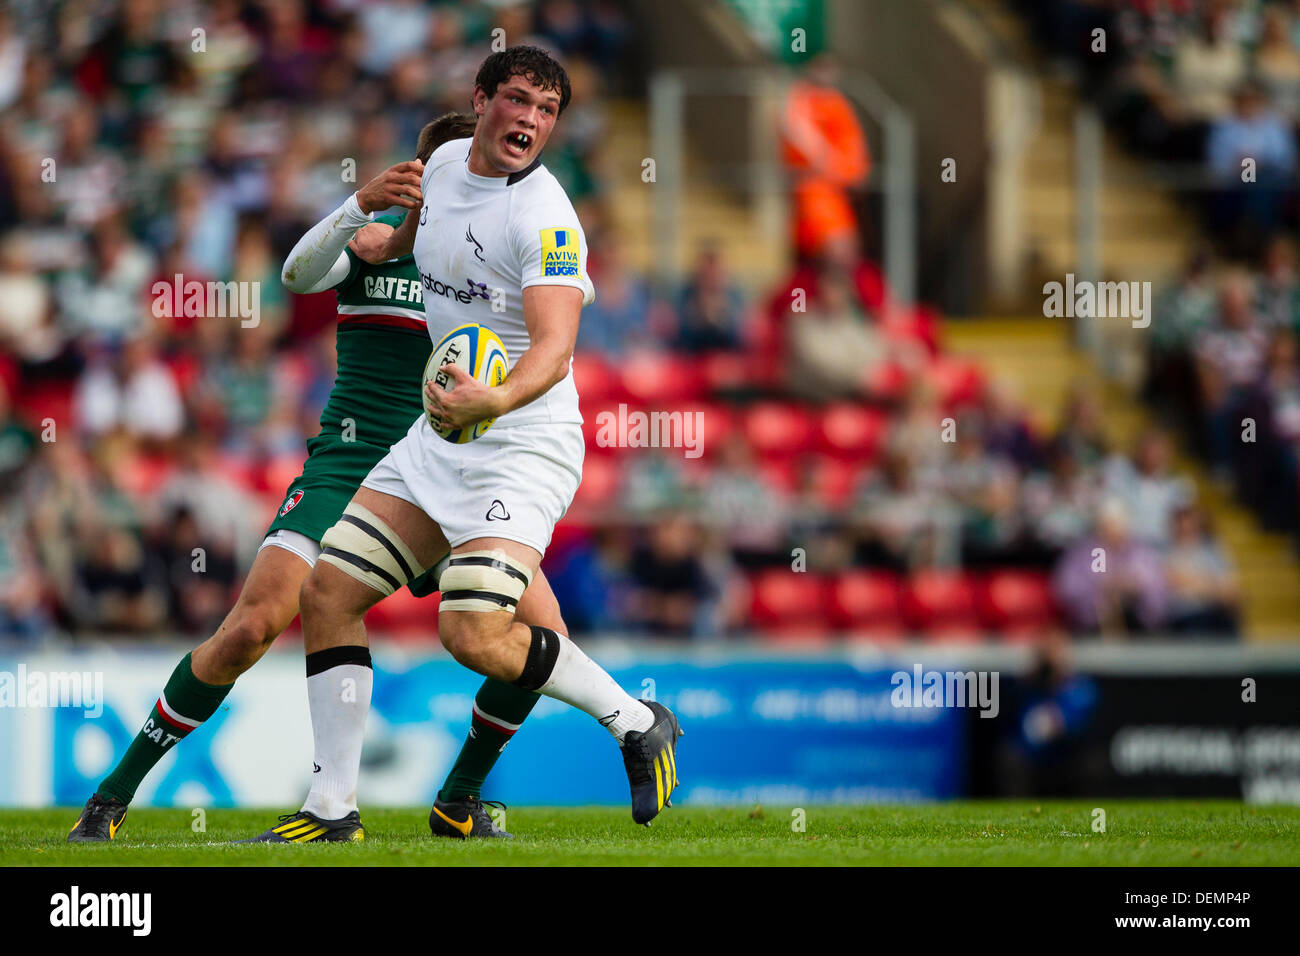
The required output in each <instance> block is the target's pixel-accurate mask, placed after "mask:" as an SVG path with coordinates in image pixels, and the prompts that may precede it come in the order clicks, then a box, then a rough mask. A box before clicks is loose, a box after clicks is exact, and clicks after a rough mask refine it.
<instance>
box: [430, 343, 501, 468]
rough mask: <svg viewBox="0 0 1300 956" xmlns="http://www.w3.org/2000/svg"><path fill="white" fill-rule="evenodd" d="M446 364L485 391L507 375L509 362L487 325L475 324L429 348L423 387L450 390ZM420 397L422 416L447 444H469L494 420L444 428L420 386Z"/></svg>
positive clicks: (498, 383)
mask: <svg viewBox="0 0 1300 956" xmlns="http://www.w3.org/2000/svg"><path fill="white" fill-rule="evenodd" d="M446 365H459V366H460V367H461V368H462V369H464V370H465V372H467V373H468V374H469V375H470V377H472V378H474V379H477V380H478V381H480V382H482V383H483V384H484V385H486V386H488V387H489V388H495V387H496V386H498V385H500V384H501V383H502V382H504V381H505V380H506V376H507V375H508V374H509V373H510V362H509V359H507V358H506V347H505V346H504V345H503V344H502V343H501V339H500V338H499V337H498V336H497V334H496V333H495V332H493V331H492V330H491V329H489V328H488V327H487V326H484V325H479V324H478V323H477V322H469V323H467V324H465V325H461V326H457V327H456V328H454V329H452V330H451V331H450V332H448V333H447V334H446V335H444V336H443V337H442V340H441V341H440V342H438V344H437V345H435V346H434V347H433V352H432V354H431V355H430V356H429V361H428V364H426V365H425V366H424V383H425V385H427V384H428V383H429V382H433V383H434V384H435V385H437V386H438V387H439V388H441V389H445V390H448V391H450V390H452V389H453V388H454V387H455V381H454V379H453V378H452V377H451V375H450V374H448V372H447V371H446V369H445V368H444V366H446ZM420 395H421V397H422V398H423V399H424V415H425V417H426V418H427V419H428V420H429V425H430V426H432V428H433V430H434V431H435V432H437V433H438V435H439V436H441V437H442V438H444V439H445V440H447V441H449V442H455V443H456V444H458V445H463V444H464V443H465V442H470V441H473V440H474V439H476V438H479V437H481V436H482V435H483V433H484V432H485V431H487V430H488V429H489V428H491V427H492V423H493V422H494V421H496V419H495V418H485V419H484V420H483V421H481V422H476V423H474V424H473V425H466V426H464V427H459V428H458V427H455V426H450V425H444V424H443V422H442V420H441V419H440V418H438V415H437V412H435V411H434V409H433V406H432V404H431V402H430V399H429V393H428V390H427V389H426V388H425V387H424V386H421V389H420Z"/></svg>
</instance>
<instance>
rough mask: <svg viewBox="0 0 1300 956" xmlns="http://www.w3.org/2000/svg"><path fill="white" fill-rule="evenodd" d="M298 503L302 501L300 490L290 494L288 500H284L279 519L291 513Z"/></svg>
mask: <svg viewBox="0 0 1300 956" xmlns="http://www.w3.org/2000/svg"><path fill="white" fill-rule="evenodd" d="M300 501H302V489H301V488H300V489H298V490H297V491H295V492H294V493H293V494H291V495H290V496H289V497H288V498H285V499H284V506H283V507H281V508H280V517H281V518H283V517H284V516H285V515H287V514H288V513H289V512H290V511H292V510H293V509H294V508H295V507H297V505H298V502H300Z"/></svg>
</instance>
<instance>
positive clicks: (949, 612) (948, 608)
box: [903, 569, 980, 639]
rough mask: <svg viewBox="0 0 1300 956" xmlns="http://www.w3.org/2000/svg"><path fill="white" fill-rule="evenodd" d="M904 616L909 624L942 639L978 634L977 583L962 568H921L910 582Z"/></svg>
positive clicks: (906, 593)
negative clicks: (922, 569)
mask: <svg viewBox="0 0 1300 956" xmlns="http://www.w3.org/2000/svg"><path fill="white" fill-rule="evenodd" d="M903 616H904V619H905V620H906V622H907V624H908V626H909V627H911V628H912V629H913V630H915V631H918V632H925V633H926V634H928V635H930V636H931V637H934V638H938V639H947V638H965V637H976V636H978V635H979V633H980V623H979V616H978V614H977V613H976V608H975V584H974V582H973V581H972V580H971V578H970V577H969V576H968V575H966V574H963V573H962V572H960V571H941V570H934V569H928V570H924V571H918V572H916V573H915V574H913V575H912V577H911V578H910V579H909V580H908V582H907V587H906V588H905V589H904V595H903Z"/></svg>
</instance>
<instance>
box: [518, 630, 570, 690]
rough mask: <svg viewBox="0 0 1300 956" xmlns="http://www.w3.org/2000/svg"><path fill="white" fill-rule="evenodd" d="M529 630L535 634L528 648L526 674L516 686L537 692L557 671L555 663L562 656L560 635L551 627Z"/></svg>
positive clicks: (525, 664)
mask: <svg viewBox="0 0 1300 956" xmlns="http://www.w3.org/2000/svg"><path fill="white" fill-rule="evenodd" d="M529 630H530V631H532V632H533V642H532V644H530V645H529V647H528V660H527V661H525V662H524V672H523V673H522V674H520V675H519V679H518V680H517V681H515V686H516V687H522V688H523V689H524V690H537V689H538V688H539V687H541V686H542V685H543V684H545V683H546V682H547V681H548V680H550V679H551V672H552V671H553V670H555V661H556V659H557V658H558V657H559V656H560V635H558V634H556V633H555V632H554V631H552V630H551V629H550V628H549V627H541V626H539V625H537V624H534V625H532V626H531V627H530V628H529Z"/></svg>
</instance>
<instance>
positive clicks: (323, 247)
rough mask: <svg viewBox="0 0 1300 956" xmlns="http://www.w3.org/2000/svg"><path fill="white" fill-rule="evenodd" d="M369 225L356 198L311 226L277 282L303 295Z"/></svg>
mask: <svg viewBox="0 0 1300 956" xmlns="http://www.w3.org/2000/svg"><path fill="white" fill-rule="evenodd" d="M369 222H370V214H369V213H364V212H362V211H361V207H360V206H359V205H358V204H357V197H356V195H355V194H354V195H352V196H349V197H348V198H347V200H346V201H344V203H343V205H341V206H339V208H338V209H335V210H334V211H333V212H332V213H330V214H329V215H328V216H326V217H325V218H324V219H322V220H321V221H320V222H318V223H316V225H314V226H312V227H311V228H310V229H308V230H307V232H306V233H305V234H304V235H303V237H302V238H301V239H299V240H298V243H297V245H295V246H294V247H293V250H292V251H291V252H290V253H289V258H288V259H286V260H285V262H284V268H283V269H282V270H281V272H280V281H282V282H283V283H284V285H285V287H286V288H287V289H289V290H290V291H291V292H300V293H306V292H310V291H312V290H313V287H314V286H316V285H317V283H319V282H320V280H321V279H323V278H324V277H325V275H326V274H327V273H328V272H329V271H330V268H331V267H332V266H334V265H335V263H336V262H337V261H338V259H339V256H340V255H341V254H342V253H343V249H344V247H345V246H347V244H348V240H349V239H351V238H352V237H353V235H354V234H355V233H356V231H357V230H358V229H360V228H361V227H362V226H364V225H366V224H367V223H369Z"/></svg>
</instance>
